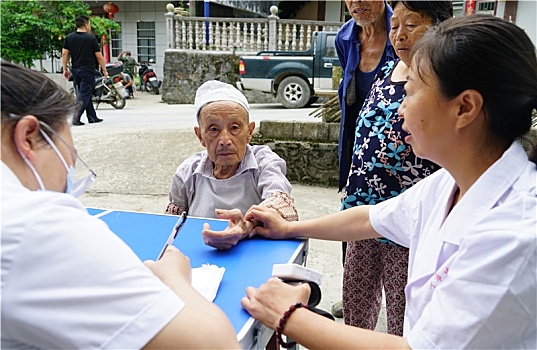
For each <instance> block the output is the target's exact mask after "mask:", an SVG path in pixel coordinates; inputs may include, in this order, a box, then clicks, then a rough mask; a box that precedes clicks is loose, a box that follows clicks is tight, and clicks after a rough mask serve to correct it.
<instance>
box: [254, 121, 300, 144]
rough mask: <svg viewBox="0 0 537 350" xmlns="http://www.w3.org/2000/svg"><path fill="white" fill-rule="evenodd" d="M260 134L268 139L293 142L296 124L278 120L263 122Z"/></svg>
mask: <svg viewBox="0 0 537 350" xmlns="http://www.w3.org/2000/svg"><path fill="white" fill-rule="evenodd" d="M260 124H261V125H260V126H259V132H260V133H261V135H263V137H264V138H267V139H278V140H291V139H293V130H294V127H295V123H290V122H282V121H277V120H263V121H261V123H260Z"/></svg>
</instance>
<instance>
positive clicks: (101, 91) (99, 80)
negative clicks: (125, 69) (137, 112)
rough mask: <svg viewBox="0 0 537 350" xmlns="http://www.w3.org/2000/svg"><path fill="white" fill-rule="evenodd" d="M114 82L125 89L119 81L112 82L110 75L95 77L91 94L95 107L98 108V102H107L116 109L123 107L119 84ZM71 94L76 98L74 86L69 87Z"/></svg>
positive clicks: (123, 102) (123, 101) (123, 99)
mask: <svg viewBox="0 0 537 350" xmlns="http://www.w3.org/2000/svg"><path fill="white" fill-rule="evenodd" d="M116 84H119V85H121V88H123V89H125V88H124V87H123V85H122V84H121V83H120V82H118V83H115V84H114V83H113V81H112V78H110V77H108V78H105V77H103V76H100V77H95V88H94V89H93V93H92V96H91V100H92V101H93V103H95V104H96V106H95V109H97V108H99V104H100V103H108V104H110V105H111V106H112V107H114V108H116V109H123V108H124V107H125V104H126V100H125V98H124V97H123V94H122V93H121V92H120V90H119V86H117V87H116V86H115V85H116ZM71 96H72V97H73V99H75V100H76V89H75V88H74V87H72V88H71Z"/></svg>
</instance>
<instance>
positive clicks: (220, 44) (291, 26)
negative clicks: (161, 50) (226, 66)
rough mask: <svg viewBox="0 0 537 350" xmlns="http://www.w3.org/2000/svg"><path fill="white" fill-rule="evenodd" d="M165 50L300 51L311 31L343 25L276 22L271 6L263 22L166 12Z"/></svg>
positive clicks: (341, 23)
mask: <svg viewBox="0 0 537 350" xmlns="http://www.w3.org/2000/svg"><path fill="white" fill-rule="evenodd" d="M167 9H168V13H166V14H165V16H166V35H167V48H168V49H183V50H214V51H228V52H235V51H246V52H258V51H264V50H270V51H275V50H278V51H302V50H307V49H309V48H310V46H311V36H312V33H313V32H314V31H319V30H324V31H337V30H338V29H339V28H340V27H341V26H342V25H343V22H326V21H309V20H290V19H280V18H279V17H278V16H276V13H278V8H277V7H276V6H272V7H271V9H270V11H271V13H272V14H271V15H270V16H268V17H267V18H217V17H188V16H181V15H178V14H176V13H175V12H174V11H173V7H170V8H167Z"/></svg>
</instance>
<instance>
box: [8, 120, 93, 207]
mask: <svg viewBox="0 0 537 350" xmlns="http://www.w3.org/2000/svg"><path fill="white" fill-rule="evenodd" d="M40 124H41V125H44V124H43V123H40ZM47 126H48V125H47ZM49 129H51V128H50V127H49ZM51 131H52V132H54V131H53V130H51ZM39 132H40V133H41V135H42V136H43V138H44V139H45V140H46V141H47V143H48V144H49V145H50V146H51V147H52V149H53V150H54V152H55V153H56V155H57V156H58V158H60V161H61V162H62V164H63V166H64V167H65V170H67V178H66V186H65V193H69V194H71V195H72V196H74V197H79V196H80V195H81V194H83V193H84V192H86V191H87V189H88V188H89V187H90V186H91V184H92V183H93V181H95V178H96V177H97V176H96V175H95V173H94V172H93V171H92V170H91V169H90V168H89V167H88V166H87V165H86V163H84V161H82V159H80V158H79V157H78V155H76V154H75V155H76V157H77V158H78V159H79V160H80V161H81V162H82V164H83V165H84V166H86V167H87V168H88V170H89V172H90V173H89V174H88V175H87V176H85V177H83V178H81V179H80V180H78V181H75V178H76V177H75V168H74V167H73V166H72V165H70V166H68V165H67V162H66V161H65V159H64V158H63V156H62V154H61V153H60V151H59V150H58V148H57V147H56V145H55V144H54V142H52V140H51V139H50V137H49V136H48V135H47V134H46V133H45V132H44V131H43V130H39ZM56 136H57V137H58V139H60V140H61V141H62V142H63V143H64V144H65V142H64V141H63V140H62V139H61V138H60V137H59V136H58V135H56ZM66 146H67V144H66ZM67 147H69V146H67ZM18 151H19V154H20V155H21V157H22V159H23V160H24V162H25V163H26V165H28V167H29V168H30V170H31V171H32V173H33V174H34V176H35V178H36V180H37V183H38V184H39V188H40V189H41V190H43V191H45V190H46V189H45V185H44V183H43V181H42V180H41V177H40V176H39V174H38V173H37V170H35V167H34V166H33V165H32V163H30V161H29V160H28V158H26V156H25V155H24V154H23V153H22V152H21V151H20V150H18Z"/></svg>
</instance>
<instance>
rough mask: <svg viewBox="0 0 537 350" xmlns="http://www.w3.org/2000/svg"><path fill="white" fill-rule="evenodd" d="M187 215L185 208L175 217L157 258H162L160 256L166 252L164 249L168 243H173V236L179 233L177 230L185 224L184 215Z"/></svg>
mask: <svg viewBox="0 0 537 350" xmlns="http://www.w3.org/2000/svg"><path fill="white" fill-rule="evenodd" d="M187 215H188V209H187V208H185V210H184V211H183V213H182V214H181V216H180V217H179V219H177V222H176V223H175V226H174V228H173V230H172V232H171V233H170V236H169V237H168V240H167V241H166V243H165V244H164V247H163V248H162V251H161V252H160V254H159V255H158V258H157V260H160V258H162V256H163V255H164V253H165V252H166V249H167V248H168V246H169V245H171V244H173V241H174V240H175V238H176V237H177V234H178V233H179V231H180V230H181V228H182V227H183V225H184V224H185V222H186V216H187Z"/></svg>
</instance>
